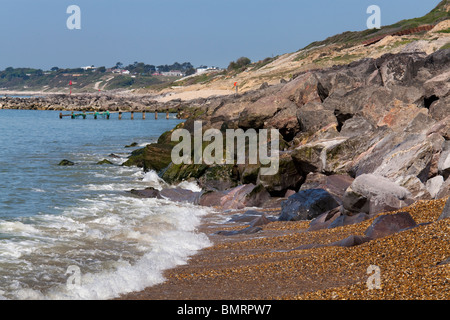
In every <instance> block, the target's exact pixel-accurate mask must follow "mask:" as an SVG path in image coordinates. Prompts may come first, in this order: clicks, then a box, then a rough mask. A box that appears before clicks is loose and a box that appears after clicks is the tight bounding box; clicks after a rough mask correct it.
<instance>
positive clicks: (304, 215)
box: [278, 189, 339, 221]
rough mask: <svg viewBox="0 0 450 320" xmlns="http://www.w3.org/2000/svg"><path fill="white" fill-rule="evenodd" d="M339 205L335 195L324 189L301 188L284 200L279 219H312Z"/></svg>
mask: <svg viewBox="0 0 450 320" xmlns="http://www.w3.org/2000/svg"><path fill="white" fill-rule="evenodd" d="M338 206H339V204H338V203H337V201H336V200H335V199H334V197H333V196H332V195H331V194H330V193H328V192H327V191H325V190H323V189H309V190H301V191H299V192H297V193H296V194H294V195H292V196H290V197H289V198H288V199H287V200H286V201H283V202H282V204H281V214H280V216H279V218H278V220H280V221H298V220H312V219H314V218H315V217H317V216H319V215H320V214H322V213H324V212H326V211H329V210H331V209H334V208H336V207H338Z"/></svg>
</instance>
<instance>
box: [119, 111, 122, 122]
mask: <svg viewBox="0 0 450 320" xmlns="http://www.w3.org/2000/svg"><path fill="white" fill-rule="evenodd" d="M119 120H122V111H119Z"/></svg>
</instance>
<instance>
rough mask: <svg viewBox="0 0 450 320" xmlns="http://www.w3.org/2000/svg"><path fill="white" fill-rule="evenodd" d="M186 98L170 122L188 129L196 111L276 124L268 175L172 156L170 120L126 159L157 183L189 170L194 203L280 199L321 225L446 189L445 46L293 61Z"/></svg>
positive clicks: (251, 124)
mask: <svg viewBox="0 0 450 320" xmlns="http://www.w3.org/2000/svg"><path fill="white" fill-rule="evenodd" d="M190 106H191V107H192V108H194V109H193V110H195V112H193V114H194V113H195V115H194V116H191V117H188V119H187V121H186V122H184V123H183V124H181V125H179V127H184V128H185V129H188V130H189V131H190V132H191V133H192V134H193V132H194V129H193V128H194V125H193V123H194V121H195V120H197V121H198V120H201V121H202V124H203V130H206V129H208V128H215V129H219V130H221V131H222V132H223V133H225V131H226V129H243V130H244V131H245V130H248V129H255V130H256V131H258V130H260V129H270V128H275V129H278V130H279V133H280V144H279V145H280V157H279V170H278V171H277V173H276V174H274V175H270V176H264V175H261V168H262V167H263V166H262V165H261V164H259V163H258V164H234V165H233V164H223V165H222V164H213V165H206V164H177V165H176V164H173V163H172V162H171V159H170V150H171V147H173V145H174V142H172V141H171V139H170V136H171V135H170V133H171V131H169V132H166V133H165V134H163V135H162V136H161V137H160V139H159V141H158V142H157V143H155V144H151V145H148V146H147V147H145V148H143V149H140V150H137V151H135V152H134V154H133V155H132V156H131V157H130V159H129V160H128V161H127V162H126V163H125V165H138V166H142V167H144V168H145V169H146V170H155V171H157V172H158V173H159V175H160V177H161V178H162V179H164V180H165V181H166V182H168V183H176V182H180V181H183V180H189V179H194V180H196V181H197V182H198V183H199V185H200V186H201V187H202V189H203V190H202V192H201V193H200V194H196V195H195V196H194V197H192V199H191V200H192V201H194V202H195V203H198V204H201V205H209V206H215V207H218V208H222V209H241V208H245V207H262V208H265V207H281V211H280V214H279V216H278V217H277V219H279V220H285V221H288V220H305V219H307V220H313V219H318V220H316V223H317V225H316V227H317V226H318V225H319V222H320V223H321V227H324V225H327V226H329V225H330V224H332V223H334V225H345V224H350V223H356V222H358V221H363V220H366V219H368V218H370V217H373V216H374V215H376V214H379V213H383V212H388V211H394V210H399V209H401V208H403V207H406V206H409V205H411V204H412V203H414V202H416V201H418V200H432V199H441V198H445V197H448V196H450V178H449V176H450V50H448V49H447V50H440V51H437V52H435V53H433V54H431V55H426V54H424V53H402V54H387V55H384V56H382V57H380V58H378V59H362V60H360V61H356V62H353V63H351V64H349V65H345V66H335V67H332V68H330V69H325V70H315V71H309V72H302V73H300V74H297V75H295V76H294V77H293V79H292V80H290V81H288V82H285V81H283V82H282V83H280V84H278V85H273V86H267V85H263V86H262V87H261V89H260V90H255V91H251V92H247V93H245V94H242V95H236V96H228V97H222V98H212V99H203V100H202V101H196V102H192V103H191V104H190ZM151 193H152V194H153V195H158V196H163V195H162V194H161V192H160V191H158V192H153V191H152V192H151ZM141 195H142V194H141ZM172 198H173V199H177V198H178V199H183V200H186V197H180V195H179V194H177V195H175V196H173V197H172ZM400 218H402V219H403V218H404V217H400ZM405 219H406V218H405ZM406 220H407V219H406ZM265 221H266V220H265ZM266 222H268V221H266ZM313 225H314V224H313ZM313 225H312V227H313ZM253 231H254V230H253ZM355 241H356V240H355ZM358 241H359V240H358Z"/></svg>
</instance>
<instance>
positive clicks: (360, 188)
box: [342, 174, 411, 214]
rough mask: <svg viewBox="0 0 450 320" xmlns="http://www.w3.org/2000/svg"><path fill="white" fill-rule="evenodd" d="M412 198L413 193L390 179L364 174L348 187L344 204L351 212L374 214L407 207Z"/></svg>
mask: <svg viewBox="0 0 450 320" xmlns="http://www.w3.org/2000/svg"><path fill="white" fill-rule="evenodd" d="M410 198H411V192H409V191H408V190H407V189H406V188H403V187H401V186H399V185H397V184H396V183H394V182H392V181H390V180H389V179H387V178H384V177H381V176H378V175H374V174H363V175H361V176H359V177H357V178H356V179H355V180H354V181H353V183H352V184H351V186H350V187H348V189H347V190H346V191H345V194H344V196H343V200H342V202H343V206H344V209H346V210H347V211H349V212H353V213H359V212H365V213H368V214H374V213H379V212H383V211H385V210H393V209H399V208H401V207H404V206H407V205H409V204H411V203H410V202H408V201H407V200H408V199H410Z"/></svg>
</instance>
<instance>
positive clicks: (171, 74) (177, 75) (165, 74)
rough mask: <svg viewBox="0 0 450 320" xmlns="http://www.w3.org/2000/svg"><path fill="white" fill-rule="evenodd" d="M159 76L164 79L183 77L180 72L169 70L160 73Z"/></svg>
mask: <svg viewBox="0 0 450 320" xmlns="http://www.w3.org/2000/svg"><path fill="white" fill-rule="evenodd" d="M161 75H163V76H166V77H184V73H183V72H182V71H180V70H171V71H168V72H161Z"/></svg>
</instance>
